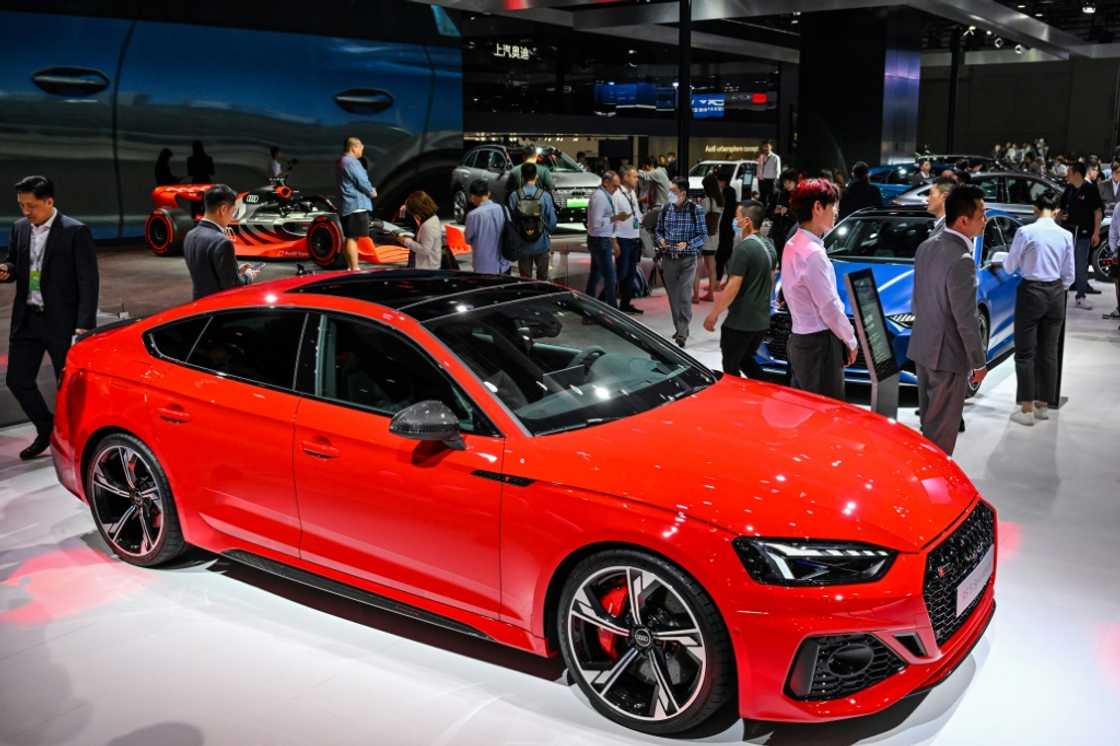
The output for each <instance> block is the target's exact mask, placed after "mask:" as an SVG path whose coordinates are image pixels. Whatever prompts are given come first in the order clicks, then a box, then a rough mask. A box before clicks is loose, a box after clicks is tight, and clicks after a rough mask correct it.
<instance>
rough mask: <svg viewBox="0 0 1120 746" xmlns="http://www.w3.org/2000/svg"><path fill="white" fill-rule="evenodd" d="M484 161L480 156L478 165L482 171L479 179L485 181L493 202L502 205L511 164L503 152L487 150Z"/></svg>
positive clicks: (511, 168) (511, 167) (492, 149)
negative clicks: (488, 186)
mask: <svg viewBox="0 0 1120 746" xmlns="http://www.w3.org/2000/svg"><path fill="white" fill-rule="evenodd" d="M485 155H486V158H485V160H484V159H483V158H482V157H481V156H480V157H479V161H478V165H479V168H481V169H482V171H481V174H480V176H479V178H482V179H485V180H486V183H487V184H489V185H490V194H491V196H492V197H493V198H494V201H495V202H501V203H504V202H505V199H506V184H507V182H508V181H509V172H510V171H511V170H513V164H512V163H511V162H510V160H509V157H508V156H506V153H505V151H504V150H500V149H499V148H487V149H486V153H485Z"/></svg>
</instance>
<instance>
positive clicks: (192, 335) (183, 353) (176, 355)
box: [145, 316, 210, 363]
mask: <svg viewBox="0 0 1120 746" xmlns="http://www.w3.org/2000/svg"><path fill="white" fill-rule="evenodd" d="M209 320H210V317H209V316H196V317H194V318H191V319H184V320H182V321H175V322H172V323H170V324H165V325H164V326H160V327H156V328H155V329H152V330H151V331H149V332H148V334H147V335H146V336H145V342H146V343H147V345H148V351H149V352H151V353H152V354H154V355H157V356H159V357H165V358H169V359H171V360H177V361H178V362H180V363H185V362H186V361H187V358H189V357H190V354H191V350H193V349H194V345H195V342H197V341H198V337H199V335H200V334H202V330H203V329H205V328H206V322H207V321H209Z"/></svg>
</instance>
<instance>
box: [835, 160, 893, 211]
mask: <svg viewBox="0 0 1120 746" xmlns="http://www.w3.org/2000/svg"><path fill="white" fill-rule="evenodd" d="M869 173H870V168H869V167H868V165H867V164H866V163H864V162H863V161H859V162H858V163H856V165H855V166H853V167H852V182H851V183H850V184H848V188H847V189H846V190H844V196H843V197H841V198H840V215H839V217H840V219H841V220H843V219H844V218H846V217H848V216H849V215H851V214H852V213H853V212H855V211H856V210H862V209H863V208H865V207H882V206H883V195H882V193H881V192H880V191H879V187H877V186H875V185H874V184H872V183H871V180H870V179H869V177H868V174H869Z"/></svg>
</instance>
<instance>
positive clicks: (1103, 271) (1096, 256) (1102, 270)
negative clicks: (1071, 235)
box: [1089, 241, 1113, 282]
mask: <svg viewBox="0 0 1120 746" xmlns="http://www.w3.org/2000/svg"><path fill="white" fill-rule="evenodd" d="M1112 257H1113V252H1112V249H1110V248H1108V241H1101V242H1100V243H1099V244H1097V248H1095V249H1093V253H1092V255H1091V256H1090V259H1089V263H1090V266H1091V267H1092V268H1093V275H1094V276H1095V278H1096V280H1097V281H1098V282H1112V278H1113V274H1112V272H1111V270H1110V268H1109V267H1106V266H1104V264H1103V262H1104V260H1106V259H1111V258H1112Z"/></svg>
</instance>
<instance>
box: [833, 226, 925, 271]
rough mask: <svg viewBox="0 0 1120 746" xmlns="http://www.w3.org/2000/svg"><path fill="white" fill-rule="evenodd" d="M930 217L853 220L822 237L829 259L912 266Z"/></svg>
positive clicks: (923, 238) (923, 239)
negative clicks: (895, 263)
mask: <svg viewBox="0 0 1120 746" xmlns="http://www.w3.org/2000/svg"><path fill="white" fill-rule="evenodd" d="M932 228H933V217H931V216H929V215H915V216H913V217H909V216H907V217H898V216H889V217H871V216H868V217H853V218H849V219H848V220H845V221H844V222H843V223H841V224H840V225H838V226H836V227H835V228H834V229H833V230H832V232H831V233H829V234H828V235H827V236H825V237H824V246H825V249H826V250H827V251H828V255H829V257H831V258H833V259H859V260H862V261H883V262H912V261H914V253H915V252H916V251H917V250H918V245H919V244H921V242H922V241H925V240H926V239H927V238H929V232H930V230H931V229H932Z"/></svg>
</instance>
